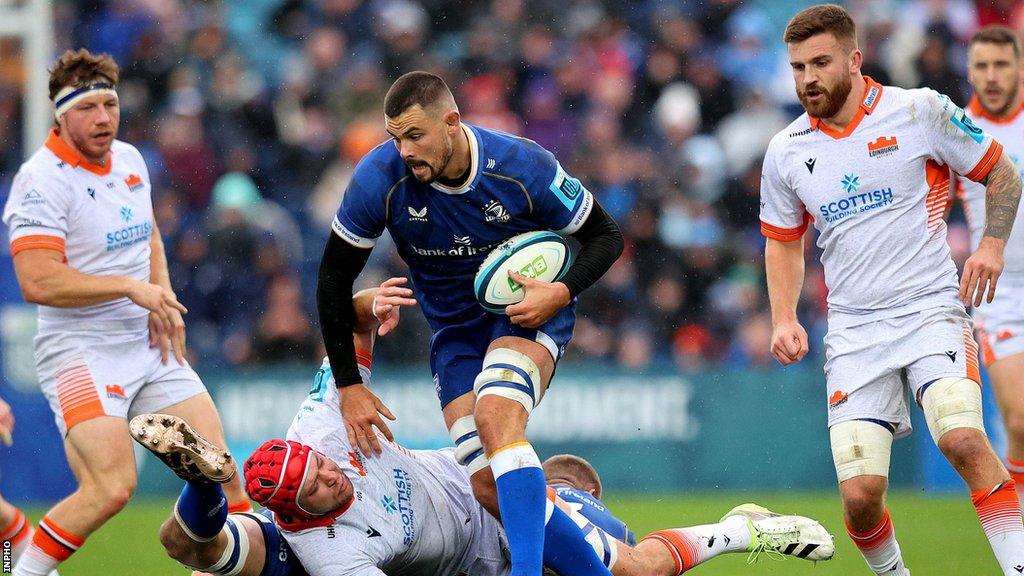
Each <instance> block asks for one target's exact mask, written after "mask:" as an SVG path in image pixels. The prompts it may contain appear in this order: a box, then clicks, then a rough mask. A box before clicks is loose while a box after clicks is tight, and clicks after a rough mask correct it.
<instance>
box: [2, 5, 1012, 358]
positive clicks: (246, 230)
mask: <svg viewBox="0 0 1024 576" xmlns="http://www.w3.org/2000/svg"><path fill="white" fill-rule="evenodd" d="M812 3H814V2H812V1H811V0H787V1H784V2H765V1H763V0H762V1H758V2H753V1H742V0H672V1H669V0H638V1H636V2H618V3H616V2H601V1H591V0H586V1H578V2H564V1H561V2H559V1H556V0H488V1H483V2H473V3H466V2H458V1H456V0H223V1H222V2H202V1H199V0H160V1H154V0H90V1H89V2H59V3H56V6H55V11H56V12H55V14H56V20H55V22H56V27H57V29H56V30H55V33H56V38H58V39H60V40H59V42H60V43H61V46H60V48H64V47H65V46H64V45H63V44H65V43H66V44H72V45H83V46H86V47H89V48H90V49H93V50H102V51H108V52H111V53H112V54H113V55H114V56H115V57H116V58H117V59H118V60H119V61H120V63H121V65H122V69H123V75H122V83H121V86H120V87H119V94H120V98H121V106H122V136H123V138H124V139H126V140H128V141H130V142H131V143H132V144H134V145H135V146H136V147H138V148H139V150H140V151H141V152H142V154H143V155H144V156H145V157H146V159H147V162H148V164H149V166H150V167H151V171H152V174H151V177H152V179H153V182H154V211H155V216H156V219H157V222H158V223H159V226H160V230H161V232H162V233H163V234H164V236H165V238H166V241H167V244H168V256H169V259H170V263H169V264H170V267H171V274H172V277H173V278H174V283H175V288H176V290H177V291H178V295H179V297H180V298H181V300H182V301H183V302H184V303H185V304H186V306H188V307H189V310H190V312H189V315H188V317H187V321H188V322H189V326H190V344H191V346H190V348H191V352H192V354H193V358H192V360H193V361H195V362H201V363H207V364H213V365H216V364H259V365H266V364H272V363H276V362H282V361H284V362H288V361H302V362H308V361H310V360H311V359H313V358H314V356H315V355H316V354H317V353H318V348H319V342H318V337H317V336H316V334H317V332H316V330H315V328H314V327H313V326H312V324H311V320H312V319H314V318H315V310H314V307H313V302H314V298H313V293H314V289H315V280H316V266H317V264H318V262H319V257H320V252H321V250H322V248H323V242H324V238H325V237H326V235H327V234H329V233H330V223H331V220H332V219H333V217H334V214H335V212H336V210H337V207H338V205H339V203H340V201H341V197H342V195H343V194H344V190H345V187H346V185H347V183H348V181H349V179H350V177H351V174H352V171H353V170H354V169H355V166H356V164H357V162H358V161H359V160H360V158H362V156H363V155H364V154H365V153H366V152H368V151H369V150H370V149H372V148H373V147H374V146H377V145H379V144H381V143H384V142H386V140H387V134H386V133H385V132H384V130H383V122H382V117H381V115H382V97H383V94H384V92H385V91H386V90H387V88H388V86H389V85H390V82H391V81H392V80H393V79H394V78H395V77H397V76H398V75H399V74H401V73H404V72H407V71H409V70H413V69H417V68H429V69H431V70H432V71H435V72H437V73H439V74H441V75H442V76H443V77H445V78H446V79H447V80H448V81H449V82H450V83H451V85H452V87H453V88H454V89H455V91H456V96H457V99H458V103H459V105H460V110H461V112H462V115H463V117H464V119H465V120H466V121H467V122H470V123H477V124H480V125H482V126H488V127H492V128H498V129H501V130H505V131H508V132H511V133H515V134H519V135H522V136H524V137H527V138H531V139H534V140H536V141H537V142H539V143H540V144H542V145H543V146H545V147H547V148H548V149H550V150H552V151H553V152H554V153H555V154H556V155H557V156H558V158H559V160H560V161H561V162H562V163H563V164H564V165H565V166H566V167H567V169H569V170H570V171H571V172H573V173H574V174H576V175H577V176H579V177H580V178H581V180H583V181H584V183H585V184H586V186H587V187H588V188H589V189H590V190H591V191H593V192H594V194H595V195H596V196H597V197H598V198H599V199H600V201H601V203H602V204H603V205H604V206H605V207H606V208H607V209H608V211H609V212H610V213H611V214H613V215H614V217H615V218H616V220H617V221H618V222H619V224H620V227H621V228H622V229H623V231H624V233H625V236H626V242H627V248H626V251H625V253H624V254H623V256H622V258H621V259H620V261H619V262H618V263H616V264H615V266H613V267H612V269H611V270H610V271H609V272H608V273H607V274H606V275H605V276H604V277H603V278H602V279H601V280H600V281H599V282H598V283H597V284H596V285H595V286H594V287H593V288H591V289H590V290H588V291H587V293H586V294H585V295H584V296H583V298H581V299H580V303H579V308H578V313H579V320H578V322H577V325H576V335H575V338H574V339H573V342H572V345H571V346H570V348H569V350H568V352H567V354H568V357H569V358H570V359H576V360H593V359H598V360H601V361H603V362H608V363H614V364H619V365H622V366H626V367H630V368H643V367H647V366H649V365H652V364H657V363H673V364H674V365H675V366H677V367H678V368H679V369H681V370H687V371H690V370H699V369H704V368H708V367H713V366H714V365H716V364H721V363H726V364H728V365H731V366H736V367H744V368H751V367H753V368H763V367H769V366H772V365H773V361H772V360H771V359H770V357H769V356H768V338H769V336H770V334H771V323H770V318H768V316H767V315H766V314H765V313H764V311H765V310H767V302H766V293H765V281H764V272H763V266H764V265H763V254H762V250H763V239H762V238H761V236H760V233H759V223H758V211H759V205H758V202H759V185H760V184H759V183H760V162H761V158H762V157H763V154H764V150H765V147H766V146H767V143H768V141H769V140H770V138H771V137H772V136H773V135H774V134H775V133H776V132H777V131H779V130H780V129H782V128H784V127H785V126H786V125H787V124H788V123H789V122H790V121H791V120H792V119H793V117H795V116H796V115H798V114H800V113H801V112H802V110H801V109H800V108H799V106H796V105H795V96H794V94H793V84H792V78H791V74H792V73H791V70H790V68H789V64H788V58H787V53H786V47H785V45H783V43H782V41H781V36H782V30H783V28H784V26H785V24H786V22H787V21H788V19H789V18H790V17H791V16H792V15H793V13H795V12H796V11H797V10H799V9H801V8H803V7H806V6H808V5H810V4H812ZM844 3H845V4H846V5H847V6H848V7H849V8H850V9H851V10H852V11H853V12H854V14H855V17H856V19H857V21H858V25H859V31H860V47H861V49H862V50H863V52H864V54H865V58H866V65H865V67H864V72H865V73H868V74H871V75H872V76H873V77H874V78H875V79H876V80H879V81H882V82H884V83H885V82H895V83H897V84H898V85H902V86H908V87H909V86H918V85H921V86H929V87H931V88H935V89H937V90H939V91H941V92H944V93H946V94H948V95H949V96H950V97H951V98H953V99H954V100H955V101H957V102H964V101H966V98H967V96H968V94H967V93H966V85H965V84H964V81H963V78H962V71H963V66H962V65H961V64H962V62H961V60H962V58H963V53H964V52H963V42H964V41H965V40H966V39H967V38H968V37H969V36H970V34H972V33H973V32H974V30H976V29H977V28H978V27H979V26H981V25H986V24H990V23H997V22H998V23H1006V24H1009V25H1011V26H1017V27H1018V28H1019V27H1020V26H1022V25H1024V5H1022V4H1021V3H1020V2H1018V1H1016V0H985V1H982V0H847V1H846V2H844ZM24 74H25V72H24V68H23V66H22V63H21V54H20V50H19V48H18V47H17V45H16V43H13V42H9V41H0V137H2V138H3V140H4V141H5V142H7V143H8V145H7V146H5V147H4V148H3V149H2V150H0V198H2V197H3V196H4V195H5V194H6V189H7V186H8V185H9V182H10V179H11V177H12V176H13V173H12V171H13V170H14V169H15V168H16V166H17V165H18V163H19V162H20V161H21V160H22V155H23V153H24V150H22V149H21V147H20V130H21V122H20V115H21V110H20V108H21V95H22V90H23V85H24ZM384 145H390V144H386V143H385V144H384ZM955 218H959V216H958V215H957V216H955ZM949 235H950V243H951V245H952V246H953V247H954V252H955V254H956V257H957V258H960V259H962V258H963V253H964V250H965V248H964V246H965V238H966V234H965V233H964V229H963V227H962V225H961V224H960V223H959V222H953V223H951V225H950V234H949ZM812 239H813V233H810V235H809V236H808V240H807V242H806V244H807V250H808V256H809V259H808V264H807V272H806V281H805V287H804V289H803V292H802V294H801V300H800V303H799V314H800V317H801V320H802V321H803V322H804V325H805V326H806V327H807V329H808V331H809V332H811V333H812V339H813V338H814V334H818V335H819V338H820V333H821V330H822V329H823V327H824V323H825V308H826V298H827V293H828V290H827V287H826V286H825V284H824V277H823V275H822V273H821V269H820V266H819V265H818V263H817V260H816V259H815V258H814V256H815V251H816V250H817V248H816V247H815V246H814V245H813V242H812ZM378 246H379V247H378V249H377V250H375V252H374V254H373V255H372V257H371V259H370V262H369V263H368V265H367V268H366V271H365V273H364V274H363V276H362V278H361V280H360V286H366V285H372V284H374V283H377V282H380V281H381V280H383V279H384V278H387V277H388V276H390V275H400V274H403V273H404V265H403V264H401V262H400V261H399V260H398V258H397V257H395V255H394V254H393V251H392V250H391V249H390V239H389V238H388V236H387V234H385V235H384V236H383V237H382V238H381V240H380V242H379V245H378ZM428 336H429V334H428V332H427V329H426V327H425V324H424V322H423V320H422V318H421V317H420V315H419V314H418V313H416V312H415V311H410V313H408V314H405V315H404V316H403V322H402V324H401V325H400V327H399V330H398V332H397V333H396V334H394V335H393V336H389V337H387V338H383V339H381V341H380V342H379V343H378V349H379V350H380V355H381V357H382V358H384V361H385V363H388V364H390V363H392V362H405V363H423V362H424V361H425V359H426V350H427V347H426V345H425V344H424V345H422V346H419V345H417V346H410V345H408V343H409V342H425V340H426V338H427V337H428ZM818 341H819V342H820V339H819V340H818ZM812 354H820V346H819V347H818V350H817V351H816V350H815V349H814V347H812Z"/></svg>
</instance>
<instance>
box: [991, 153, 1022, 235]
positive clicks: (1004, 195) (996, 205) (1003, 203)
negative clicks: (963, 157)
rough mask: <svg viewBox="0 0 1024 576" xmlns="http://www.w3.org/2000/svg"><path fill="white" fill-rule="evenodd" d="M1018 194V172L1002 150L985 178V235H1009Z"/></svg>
mask: <svg viewBox="0 0 1024 576" xmlns="http://www.w3.org/2000/svg"><path fill="white" fill-rule="evenodd" d="M1020 195H1021V179H1020V172H1019V171H1018V170H1017V167H1016V166H1014V164H1013V161H1012V160H1010V158H1009V157H1007V155H1006V153H1005V152H1004V153H1003V155H1002V156H1001V157H1000V158H999V162H998V163H997V164H996V165H995V166H993V167H992V171H991V172H989V173H988V177H987V178H986V179H985V236H991V237H993V238H999V239H1000V240H1006V239H1007V238H1009V237H1010V230H1011V229H1012V228H1013V221H1014V219H1015V218H1016V217H1017V206H1018V204H1020Z"/></svg>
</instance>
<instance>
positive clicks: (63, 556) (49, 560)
mask: <svg viewBox="0 0 1024 576" xmlns="http://www.w3.org/2000/svg"><path fill="white" fill-rule="evenodd" d="M84 543H85V538H81V537H79V536H75V535H74V534H71V533H70V532H68V531H67V530H64V529H63V528H61V527H60V526H57V524H55V523H54V522H53V520H50V519H49V518H43V519H42V520H40V521H39V529H38V530H36V532H35V534H33V535H32V544H31V545H29V547H28V549H27V550H25V553H24V554H23V555H22V556H21V559H20V560H19V561H18V564H17V565H16V566H15V567H14V572H12V576H47V575H48V574H50V572H52V571H53V570H54V569H56V568H57V565H58V564H60V563H61V562H63V561H65V560H67V559H68V558H70V557H71V555H72V554H74V553H75V552H76V551H77V550H78V549H79V548H81V546H82V544H84Z"/></svg>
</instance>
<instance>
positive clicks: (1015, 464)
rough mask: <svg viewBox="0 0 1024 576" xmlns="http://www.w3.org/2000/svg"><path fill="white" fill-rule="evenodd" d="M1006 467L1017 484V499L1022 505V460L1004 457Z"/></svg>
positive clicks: (1023, 461)
mask: <svg viewBox="0 0 1024 576" xmlns="http://www.w3.org/2000/svg"><path fill="white" fill-rule="evenodd" d="M1006 469H1007V470H1009V471H1010V478H1013V481H1014V483H1015V484H1017V499H1018V500H1020V501H1021V506H1022V507H1024V460H1014V459H1013V458H1007V459H1006Z"/></svg>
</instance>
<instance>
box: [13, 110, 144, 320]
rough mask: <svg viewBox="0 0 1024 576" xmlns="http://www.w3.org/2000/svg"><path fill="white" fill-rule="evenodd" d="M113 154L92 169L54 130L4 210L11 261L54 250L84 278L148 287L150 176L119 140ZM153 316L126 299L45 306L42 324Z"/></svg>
mask: <svg viewBox="0 0 1024 576" xmlns="http://www.w3.org/2000/svg"><path fill="white" fill-rule="evenodd" d="M110 153H111V157H110V160H109V161H108V162H107V163H106V165H105V166H100V165H98V164H93V163H92V162H90V161H88V160H86V159H85V158H83V157H82V156H81V155H80V154H79V153H78V152H77V151H75V150H74V149H73V148H72V147H70V146H68V145H67V144H66V143H65V142H64V141H63V140H61V139H60V136H58V135H57V132H56V131H55V130H51V131H50V135H49V137H48V138H47V139H46V143H45V144H44V145H43V146H42V147H41V148H39V150H37V151H36V153H35V154H33V155H32V157H31V158H29V159H28V160H27V161H26V162H25V163H24V164H22V165H21V169H20V170H18V173H17V174H16V175H15V176H14V182H13V184H12V186H11V194H10V196H9V197H8V199H7V205H6V206H5V207H4V215H3V220H4V223H5V224H6V225H7V228H8V230H9V237H10V242H11V255H12V256H13V255H15V254H17V253H18V252H21V251H22V250H27V249H31V248H49V249H52V250H57V251H59V252H61V253H62V254H64V259H65V261H66V262H67V264H68V266H71V267H72V268H74V269H75V270H78V271H79V272H82V273H84V274H91V275H96V276H130V277H132V278H134V279H136V280H141V281H143V282H148V281H149V275H150V267H149V254H150V248H149V240H150V236H151V235H152V232H153V202H152V200H151V198H150V180H149V171H148V170H147V169H146V163H145V162H144V161H143V159H142V155H141V154H139V151H138V150H136V149H135V147H134V146H132V145H131V144H128V143H126V142H122V141H120V140H115V141H114V142H113V145H112V146H111V148H110ZM147 314H148V311H147V310H146V309H145V308H142V307H140V306H137V305H136V304H135V303H133V302H132V301H131V300H129V299H128V298H119V299H117V300H112V301H110V302H104V303H101V304H95V305H92V306H84V307H81V308H52V307H49V306H40V307H39V320H40V323H41V325H42V324H44V323H45V322H48V321H57V322H60V321H66V320H97V319H103V320H123V319H132V318H141V317H145V316H146V315H147Z"/></svg>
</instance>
